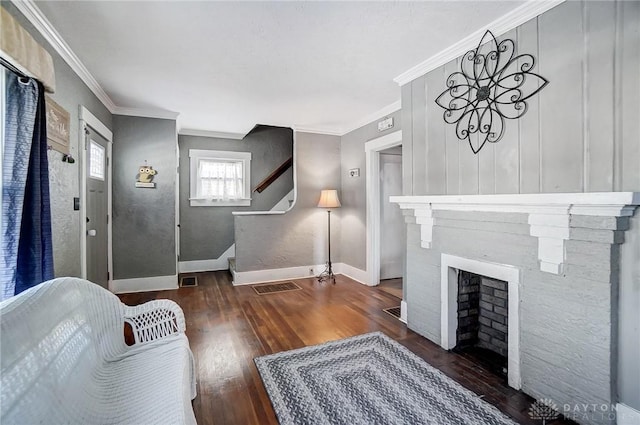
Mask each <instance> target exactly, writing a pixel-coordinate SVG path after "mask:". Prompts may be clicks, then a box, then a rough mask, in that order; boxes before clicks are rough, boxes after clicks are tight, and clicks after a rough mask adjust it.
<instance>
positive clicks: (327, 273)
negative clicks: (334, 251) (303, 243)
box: [318, 189, 340, 283]
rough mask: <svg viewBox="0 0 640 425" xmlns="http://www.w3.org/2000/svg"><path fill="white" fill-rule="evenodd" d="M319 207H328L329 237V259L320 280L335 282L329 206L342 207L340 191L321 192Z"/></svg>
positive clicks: (319, 276) (319, 277)
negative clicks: (332, 264)
mask: <svg viewBox="0 0 640 425" xmlns="http://www.w3.org/2000/svg"><path fill="white" fill-rule="evenodd" d="M318 208H327V239H328V246H329V261H327V268H326V269H325V270H324V271H323V272H322V273H320V274H319V275H318V281H320V282H323V281H325V280H333V283H336V278H335V276H334V274H333V269H332V267H331V210H330V209H329V208H340V199H338V191H337V190H335V189H328V190H323V191H322V192H321V193H320V202H318Z"/></svg>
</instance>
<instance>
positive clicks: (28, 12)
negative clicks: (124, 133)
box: [11, 0, 116, 113]
mask: <svg viewBox="0 0 640 425" xmlns="http://www.w3.org/2000/svg"><path fill="white" fill-rule="evenodd" d="M11 3H13V5H14V6H15V7H16V8H17V9H18V10H19V11H20V12H21V13H22V14H23V15H24V17H25V18H27V20H28V21H29V22H31V24H32V25H33V26H34V27H35V28H36V30H37V31H38V32H39V33H40V34H41V35H42V37H44V39H45V40H46V41H47V42H48V43H49V44H50V45H51V47H53V48H54V50H55V51H56V52H58V54H59V55H60V56H61V57H62V59H63V60H64V61H65V62H66V63H67V64H69V66H70V67H71V69H73V71H74V72H75V73H76V74H77V75H78V77H80V79H81V80H82V81H83V82H84V83H85V84H86V85H87V87H89V89H90V90H91V91H92V92H93V94H95V95H96V97H97V98H98V99H99V100H100V101H101V102H102V103H103V104H104V106H105V107H106V108H107V109H108V110H109V112H111V113H113V111H114V110H115V109H116V104H115V103H113V100H111V98H110V97H109V95H108V94H107V93H106V92H105V91H104V89H103V88H102V87H101V86H100V84H98V82H97V81H96V79H95V78H93V75H91V73H90V72H89V70H88V69H87V67H86V66H84V64H83V63H82V61H81V60H80V58H78V56H76V54H75V53H74V52H73V50H71V47H69V45H68V44H67V42H66V41H64V39H63V38H62V36H61V35H60V33H58V31H57V30H56V29H55V28H54V27H53V25H52V24H51V22H49V20H48V19H47V17H46V16H44V14H43V13H42V11H41V10H40V8H38V6H36V4H35V2H34V1H33V0H11Z"/></svg>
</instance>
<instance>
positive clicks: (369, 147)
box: [364, 130, 402, 286]
mask: <svg viewBox="0 0 640 425" xmlns="http://www.w3.org/2000/svg"><path fill="white" fill-rule="evenodd" d="M401 145H402V130H398V131H395V132H393V133H390V134H387V135H385V136H381V137H378V138H376V139H373V140H370V141H368V142H367V143H365V144H364V151H365V156H366V167H367V282H366V283H367V285H369V286H376V285H378V284H379V283H380V151H383V150H385V149H389V148H393V147H395V146H401Z"/></svg>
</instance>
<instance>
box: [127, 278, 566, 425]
mask: <svg viewBox="0 0 640 425" xmlns="http://www.w3.org/2000/svg"><path fill="white" fill-rule="evenodd" d="M196 275H197V277H198V285H199V286H197V287H192V288H180V289H178V290H173V291H160V292H148V293H136V294H126V295H121V296H120V298H121V299H122V301H123V302H125V303H126V304H129V305H136V304H141V303H143V302H146V301H149V300H153V299H156V298H168V299H172V300H174V301H176V302H177V303H178V304H180V306H181V307H182V309H183V310H184V312H185V317H186V321H187V336H188V337H189V342H190V344H191V349H192V350H193V353H194V355H195V359H196V367H197V380H198V397H197V398H196V399H195V400H194V402H193V407H194V411H195V415H196V419H197V421H198V424H200V425H205V424H216V425H218V424H234V425H237V424H243V425H244V424H259V425H264V424H277V423H278V422H277V419H276V416H275V414H274V412H273V409H272V407H271V403H270V401H269V397H268V395H267V393H266V391H265V389H264V387H263V385H262V381H261V379H260V376H259V374H258V371H257V369H256V367H255V365H254V363H253V358H254V357H257V356H261V355H265V354H271V353H276V352H279V351H283V350H290V349H293V348H300V347H303V346H307V345H313V344H319V343H322V342H326V341H331V340H336V339H340V338H345V337H349V336H353V335H358V334H363V333H366V332H372V331H382V332H384V333H385V334H387V335H388V336H389V337H391V338H393V339H395V340H396V341H398V342H399V343H401V344H403V345H404V346H406V347H407V348H408V349H410V350H411V351H413V352H414V353H416V354H417V355H418V356H420V357H422V358H423V359H424V360H426V361H427V362H429V363H430V364H431V365H433V366H435V367H437V368H438V369H440V370H442V371H443V372H444V373H445V374H447V375H448V376H450V377H451V378H453V379H454V380H456V381H458V382H459V383H460V384H462V385H463V386H465V387H466V388H468V389H470V390H471V391H473V392H475V393H477V394H480V395H482V397H483V398H484V400H486V401H487V402H489V403H491V404H493V405H495V406H497V407H498V408H499V409H500V410H502V411H503V412H504V413H506V414H507V415H509V416H511V417H512V418H514V420H516V421H517V422H519V423H522V424H530V425H534V424H535V425H538V424H539V423H540V421H534V420H532V419H530V418H529V416H528V409H529V406H530V405H531V402H532V401H533V399H531V398H530V397H528V396H526V395H524V394H523V393H521V392H518V391H515V390H513V389H511V388H509V387H508V386H507V385H506V383H505V382H504V381H503V380H502V379H500V378H498V377H496V376H494V375H492V374H491V373H490V372H489V371H487V370H486V369H484V368H483V367H481V366H478V365H476V364H474V363H473V362H472V361H471V360H470V359H468V358H465V357H463V356H460V355H458V354H454V353H449V352H447V351H445V350H443V349H441V348H440V347H438V346H437V345H436V344H434V343H432V342H430V341H428V340H426V339H425V338H423V337H421V336H420V335H418V334H416V333H414V332H412V331H410V330H408V329H407V327H406V326H405V325H404V324H403V323H401V322H400V321H399V320H397V319H395V318H394V317H392V316H391V315H389V314H386V313H384V312H383V311H382V309H383V308H388V307H394V306H397V304H398V299H397V298H395V297H393V296H391V295H390V294H388V293H386V292H384V291H382V290H379V289H377V288H370V287H367V286H364V285H361V284H359V283H357V282H354V281H352V280H350V279H348V278H346V277H343V276H338V277H337V278H336V284H335V285H333V284H330V283H318V282H317V281H316V280H314V279H298V280H295V282H296V283H297V284H298V285H299V286H300V287H302V290H298V291H291V292H285V293H279V294H269V295H257V294H256V293H255V291H254V290H253V289H252V288H251V287H249V286H239V287H234V286H233V285H232V284H231V278H230V275H229V274H228V273H227V272H212V273H198V274H196ZM547 423H548V424H550V425H551V424H554V425H557V424H561V423H563V424H568V423H570V422H561V421H554V422H547Z"/></svg>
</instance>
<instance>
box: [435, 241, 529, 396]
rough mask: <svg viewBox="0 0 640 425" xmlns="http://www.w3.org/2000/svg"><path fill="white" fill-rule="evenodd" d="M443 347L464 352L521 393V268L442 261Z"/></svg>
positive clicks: (448, 258)
mask: <svg viewBox="0 0 640 425" xmlns="http://www.w3.org/2000/svg"><path fill="white" fill-rule="evenodd" d="M440 263H441V276H440V294H441V297H442V299H441V305H442V314H441V320H440V326H441V340H440V345H441V346H442V347H443V348H446V349H448V350H454V351H458V352H466V353H469V354H470V355H471V356H473V357H475V358H476V359H477V360H478V361H479V362H480V363H483V364H484V365H485V366H487V367H488V368H490V369H491V370H493V371H494V372H495V373H497V374H499V375H503V376H505V377H506V378H507V382H508V384H509V386H511V387H513V388H516V389H520V386H521V381H520V328H519V317H520V308H519V307H520V305H519V302H518V300H519V284H520V269H519V268H517V267H514V266H510V265H506V264H496V263H490V262H486V261H479V260H474V259H471V258H464V257H459V256H454V255H450V254H442V256H441V260H440Z"/></svg>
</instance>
